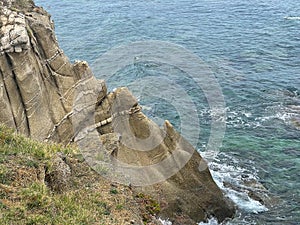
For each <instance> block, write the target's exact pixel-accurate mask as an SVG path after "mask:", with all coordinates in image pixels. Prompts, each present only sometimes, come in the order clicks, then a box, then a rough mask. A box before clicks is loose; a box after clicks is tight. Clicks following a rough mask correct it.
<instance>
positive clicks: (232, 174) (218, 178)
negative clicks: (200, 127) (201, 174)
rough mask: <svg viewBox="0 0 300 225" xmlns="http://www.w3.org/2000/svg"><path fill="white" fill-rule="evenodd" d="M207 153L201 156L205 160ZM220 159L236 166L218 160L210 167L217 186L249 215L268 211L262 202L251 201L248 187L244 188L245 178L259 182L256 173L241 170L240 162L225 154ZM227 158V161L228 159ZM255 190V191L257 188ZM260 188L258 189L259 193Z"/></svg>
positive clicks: (220, 155)
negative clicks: (225, 184) (226, 184)
mask: <svg viewBox="0 0 300 225" xmlns="http://www.w3.org/2000/svg"><path fill="white" fill-rule="evenodd" d="M205 154H206V153H205V152H203V153H201V155H202V156H203V157H204V158H205ZM218 157H222V158H223V159H225V160H226V161H228V162H229V161H231V162H232V163H233V164H234V165H228V164H225V163H224V162H222V161H224V160H218V159H216V160H215V161H214V162H211V163H210V165H209V168H210V171H211V174H212V176H213V178H214V180H215V182H216V183H217V185H218V186H219V187H220V188H221V189H222V190H224V192H225V193H226V194H227V196H228V197H229V198H230V199H232V201H233V202H234V203H235V204H236V205H237V207H238V208H240V209H241V210H243V211H246V212H248V213H259V212H264V211H267V210H268V209H267V207H266V206H264V205H262V204H261V203H260V202H258V201H255V200H253V199H251V198H250V197H249V196H248V194H247V192H246V191H245V190H247V187H246V186H244V182H243V180H242V179H243V178H242V175H243V176H245V175H246V176H247V177H248V179H250V180H256V181H257V179H258V178H257V175H256V171H248V170H246V169H245V168H241V167H239V166H237V165H238V161H237V160H236V159H234V158H233V157H229V156H227V155H226V154H224V153H220V154H219V155H218ZM226 158H227V159H226ZM249 163H251V162H249ZM224 183H228V184H230V185H232V187H237V190H233V189H232V188H231V187H225V186H224ZM252 188H254V191H255V187H252ZM259 188H260V187H258V188H257V191H258V190H259Z"/></svg>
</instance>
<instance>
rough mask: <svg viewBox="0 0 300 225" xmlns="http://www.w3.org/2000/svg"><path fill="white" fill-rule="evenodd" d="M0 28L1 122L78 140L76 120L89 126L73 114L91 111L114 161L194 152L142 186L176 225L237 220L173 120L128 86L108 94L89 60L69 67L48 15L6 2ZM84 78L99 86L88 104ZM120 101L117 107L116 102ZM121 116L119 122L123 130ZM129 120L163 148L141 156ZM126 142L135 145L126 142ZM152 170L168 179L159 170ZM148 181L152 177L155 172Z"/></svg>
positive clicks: (27, 4) (143, 161)
mask: <svg viewBox="0 0 300 225" xmlns="http://www.w3.org/2000/svg"><path fill="white" fill-rule="evenodd" d="M0 24H1V33H0V39H1V46H0V108H1V112H0V122H1V123H4V124H6V125H8V126H10V127H12V128H13V129H15V130H16V131H17V132H20V133H22V134H25V135H27V136H29V137H31V138H34V139H38V140H42V141H45V140H47V141H55V142H61V143H69V142H71V141H74V140H79V142H80V138H79V137H78V136H77V135H78V133H77V132H76V129H75V131H74V123H79V124H76V127H83V128H84V125H85V124H84V123H82V124H81V122H80V121H75V122H74V114H75V113H76V112H77V113H78V111H80V110H87V109H89V110H91V111H88V110H87V111H86V114H85V115H92V116H94V115H95V116H94V117H93V118H92V120H93V121H94V125H95V128H97V130H96V131H97V135H98V137H96V138H97V139H99V140H100V143H101V144H102V145H103V146H104V147H105V148H106V149H107V150H108V154H109V156H110V158H111V157H113V158H115V159H118V160H119V161H122V162H125V163H128V164H133V165H137V166H147V165H152V164H156V163H159V162H160V161H162V160H164V159H166V158H170V160H171V162H172V160H173V163H175V164H176V163H177V162H176V160H178V158H176V157H175V156H174V152H175V149H176V150H178V151H179V152H180V153H181V154H182V155H186V154H191V156H192V157H191V159H190V160H189V161H188V162H187V163H186V164H185V165H184V167H183V168H181V169H180V171H179V172H177V173H176V174H175V175H173V176H170V177H166V178H167V180H165V181H161V182H160V183H158V184H156V185H149V186H146V187H140V188H138V189H137V191H141V192H146V193H150V194H152V195H154V196H156V197H157V199H158V201H159V202H160V203H161V206H162V207H161V216H162V217H164V218H169V219H170V220H172V221H173V222H174V224H176V223H177V224H179V223H181V224H194V223H196V222H199V221H201V220H205V219H207V218H208V217H210V216H216V217H217V218H218V219H219V220H220V221H222V220H224V219H225V218H228V217H232V216H233V215H234V211H235V210H234V207H233V206H232V204H231V203H230V201H228V200H227V199H226V198H225V197H224V195H223V193H222V192H221V190H220V189H219V188H218V186H217V185H216V184H215V183H214V181H213V179H212V177H211V175H210V172H209V170H208V169H207V168H206V169H204V170H201V171H199V169H198V167H199V164H200V162H203V160H202V158H201V156H200V155H199V153H198V152H197V151H195V150H194V149H193V147H192V146H191V145H190V144H189V143H188V142H187V141H186V140H184V139H183V138H182V137H181V136H180V134H179V133H177V132H176V131H175V129H174V128H173V127H172V125H171V124H170V123H169V122H166V123H165V128H164V129H161V128H159V127H158V126H157V125H156V124H155V123H153V122H152V121H151V120H149V119H148V118H147V117H146V116H145V115H144V114H143V113H142V112H141V109H140V107H139V105H138V102H137V101H136V100H135V98H134V97H133V96H132V95H131V93H130V92H129V91H128V90H127V89H126V88H119V89H117V90H116V91H115V92H113V93H107V90H106V85H105V82H104V81H101V80H100V81H99V80H96V78H95V77H94V76H93V74H92V72H91V70H90V68H89V66H88V64H87V63H86V62H76V63H75V64H72V63H70V62H69V60H68V58H67V57H66V56H65V54H64V53H63V51H62V50H61V49H60V48H59V46H58V43H57V39H56V37H55V34H54V25H53V22H52V20H51V18H50V15H49V14H48V13H47V12H46V11H45V10H43V8H40V7H36V6H35V5H34V4H33V3H32V2H31V1H26V0H23V1H12V0H10V1H9V0H5V1H2V2H1V9H0ZM82 79H83V80H84V82H87V81H92V83H93V84H94V87H95V85H96V87H97V88H98V89H99V93H98V96H97V98H96V99H93V98H91V99H89V97H88V96H89V94H90V93H91V92H89V89H88V88H89V86H88V83H87V84H86V86H84V91H83V92H82V93H81V95H76V96H75V92H76V90H78V87H80V85H83V84H85V83H84V82H82ZM94 87H91V88H94ZM91 90H93V89H91ZM82 96H85V98H84V99H85V102H84V104H83V105H80V104H79V105H76V106H75V107H74V102H75V101H76V98H79V99H80V98H81V97H82ZM116 99H117V100H118V101H119V102H118V104H115V102H114V101H115V100H116ZM87 100H88V102H86V101H87ZM75 111H76V112H75ZM93 113H94V114H93ZM77 115H78V114H77ZM123 117H126V118H127V119H124V120H123V119H122V118H123ZM115 118H119V119H118V124H117V125H116V124H114V119H115ZM76 119H78V117H76ZM79 119H80V118H79ZM127 121H129V122H128V124H129V126H130V130H131V133H133V134H134V135H135V137H137V138H139V139H145V138H147V137H148V136H149V135H150V130H152V131H153V130H154V131H155V135H154V137H153V140H161V141H160V143H159V144H158V145H156V146H155V147H154V148H153V149H151V150H150V151H139V149H140V148H143V146H139V142H137V141H135V140H134V139H130V138H132V137H129V136H128V129H127V128H126V126H127V125H128V124H125V122H127ZM123 122H124V124H123ZM125 125H126V126H125ZM116 129H117V130H116ZM85 135H87V136H88V135H89V132H87V133H86V134H85ZM120 137H122V139H123V140H121V138H120ZM126 138H129V142H128V143H127V144H124V139H126ZM95 143H97V142H95ZM88 144H93V141H91V142H89V143H88ZM93 147H95V146H93ZM152 172H153V174H163V171H159V169H157V171H152ZM145 177H146V178H149V179H151V174H145Z"/></svg>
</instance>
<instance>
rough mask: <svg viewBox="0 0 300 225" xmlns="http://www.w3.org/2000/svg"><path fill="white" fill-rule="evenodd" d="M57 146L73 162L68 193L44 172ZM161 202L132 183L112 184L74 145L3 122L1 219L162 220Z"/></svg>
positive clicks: (55, 221) (21, 221)
mask: <svg viewBox="0 0 300 225" xmlns="http://www.w3.org/2000/svg"><path fill="white" fill-rule="evenodd" d="M57 152H62V153H64V154H65V155H66V163H67V164H68V165H69V166H70V168H71V177H70V179H69V184H68V186H67V187H66V189H65V190H64V191H63V193H57V192H54V191H52V190H51V189H50V188H49V187H48V185H47V182H45V173H47V169H46V168H48V167H51V162H52V161H51V159H52V158H53V157H54V156H55V155H56V153H57ZM159 209H160V208H159V205H158V204H157V203H156V202H155V201H154V200H152V199H151V197H150V196H146V195H142V194H139V195H136V194H134V193H133V191H132V189H131V188H130V187H127V186H124V185H118V184H111V183H110V181H108V180H106V179H104V178H103V177H101V176H99V175H98V174H97V173H95V172H94V171H93V170H92V169H91V168H90V167H89V166H87V164H86V163H85V162H84V160H83V158H82V157H81V155H80V152H79V151H78V149H76V147H74V146H68V147H64V146H61V145H56V144H45V143H39V142H36V141H33V140H31V139H28V138H25V137H23V136H21V135H16V134H15V133H13V131H12V130H10V129H8V128H6V127H4V126H0V224H1V225H2V224H3V225H4V224H14V225H17V224H20V225H21V224H22V225H24V224H28V225H29V224H60V225H61V224H62V225H63V224H66V225H67V224H68V225H69V224H87V225H90V224H105V225H107V224H118V225H122V224H159V223H158V222H157V221H156V220H155V219H154V216H153V215H154V214H156V213H158V212H159Z"/></svg>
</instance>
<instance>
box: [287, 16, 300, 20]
mask: <svg viewBox="0 0 300 225" xmlns="http://www.w3.org/2000/svg"><path fill="white" fill-rule="evenodd" d="M284 19H286V20H300V16H286V17H284Z"/></svg>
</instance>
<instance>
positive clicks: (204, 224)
mask: <svg viewBox="0 0 300 225" xmlns="http://www.w3.org/2000/svg"><path fill="white" fill-rule="evenodd" d="M218 224H219V223H218V220H217V219H215V218H211V219H209V220H208V221H207V222H200V223H198V225H218Z"/></svg>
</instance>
